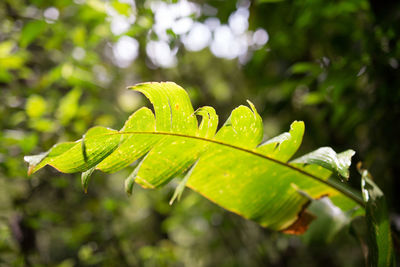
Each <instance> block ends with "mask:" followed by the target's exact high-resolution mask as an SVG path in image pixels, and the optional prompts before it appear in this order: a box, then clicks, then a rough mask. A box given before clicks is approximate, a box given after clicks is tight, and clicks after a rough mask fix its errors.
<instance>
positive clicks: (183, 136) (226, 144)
mask: <svg viewBox="0 0 400 267" xmlns="http://www.w3.org/2000/svg"><path fill="white" fill-rule="evenodd" d="M120 134H121V135H125V134H126V135H131V134H142V135H163V136H176V137H182V138H189V139H195V140H200V141H204V142H209V143H214V144H217V145H221V146H225V147H229V148H233V149H237V150H240V151H243V152H246V153H249V154H252V155H255V156H257V157H260V158H263V159H266V160H269V161H272V162H274V163H276V164H279V165H282V166H285V167H287V168H289V169H292V170H294V171H296V172H299V173H301V174H303V175H305V176H307V177H309V178H311V179H314V180H316V181H318V182H320V183H323V184H326V185H327V186H329V187H331V188H334V189H335V190H337V191H339V192H340V193H342V194H343V195H345V196H347V197H348V198H350V199H352V200H354V201H355V202H356V203H357V204H359V205H360V206H361V207H362V208H364V202H363V200H362V199H361V197H359V196H357V195H355V194H353V193H352V192H351V191H349V190H345V189H344V188H342V187H339V186H337V185H336V184H334V183H332V182H330V181H329V180H322V179H321V178H319V177H318V176H315V175H313V174H311V173H308V172H306V171H304V170H302V169H299V168H296V167H295V166H293V165H290V164H288V163H286V162H282V161H279V160H277V159H274V158H271V157H269V156H266V155H263V154H261V153H258V152H256V151H254V150H250V149H247V148H244V147H240V146H235V145H232V144H229V143H225V142H222V141H219V140H215V139H208V138H204V137H200V136H194V135H187V134H180V133H172V132H144V131H137V132H136V131H126V132H117V133H107V134H102V135H120Z"/></svg>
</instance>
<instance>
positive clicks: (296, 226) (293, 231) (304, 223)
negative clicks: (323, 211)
mask: <svg viewBox="0 0 400 267" xmlns="http://www.w3.org/2000/svg"><path fill="white" fill-rule="evenodd" d="M309 204H310V202H307V203H306V204H304V205H303V207H302V208H301V210H300V212H299V215H298V216H297V220H296V221H295V222H294V223H292V224H291V225H290V226H289V227H288V228H286V229H283V230H282V232H283V233H285V234H290V235H301V234H304V232H305V231H307V229H308V226H309V225H310V223H311V222H312V221H313V220H314V219H315V216H314V215H313V214H311V213H309V212H307V211H306V208H307V207H308V205H309Z"/></svg>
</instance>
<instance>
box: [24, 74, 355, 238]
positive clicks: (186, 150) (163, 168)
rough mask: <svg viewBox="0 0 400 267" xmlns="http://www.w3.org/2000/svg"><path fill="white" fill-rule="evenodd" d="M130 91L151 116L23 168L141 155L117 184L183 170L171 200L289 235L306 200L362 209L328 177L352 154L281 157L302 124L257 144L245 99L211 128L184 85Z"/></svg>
mask: <svg viewBox="0 0 400 267" xmlns="http://www.w3.org/2000/svg"><path fill="white" fill-rule="evenodd" d="M131 89H133V90H135V91H139V92H141V93H143V94H144V95H145V96H146V97H147V98H148V99H149V100H150V102H151V103H152V105H153V109H154V114H153V112H152V111H151V110H150V109H148V108H141V109H139V110H138V111H136V112H135V113H134V114H133V115H132V116H130V117H129V119H128V120H127V121H126V123H125V125H124V127H123V128H122V129H121V130H120V131H115V130H111V129H106V128H103V127H94V128H92V129H90V130H89V131H88V132H87V133H86V134H85V136H84V138H83V139H82V140H78V141H76V142H71V143H61V144H58V145H55V146H54V147H53V148H51V149H50V150H49V151H48V152H47V153H48V154H47V155H44V156H41V157H37V158H34V157H30V158H29V157H28V158H26V160H27V161H28V162H29V163H30V170H31V172H35V171H37V170H39V169H40V168H42V167H44V166H45V165H51V166H53V167H55V168H56V169H58V170H60V171H62V172H85V171H88V170H90V169H91V168H96V169H99V170H101V171H104V172H115V171H118V170H120V169H122V168H124V167H127V166H129V165H130V164H132V163H133V162H134V161H136V160H138V159H141V158H142V159H141V160H140V163H139V164H138V166H137V168H136V169H135V170H134V171H133V172H132V174H131V175H130V176H129V177H128V178H127V180H126V181H125V186H126V187H125V188H126V189H125V190H126V191H127V193H131V192H132V187H133V184H134V183H138V184H140V185H141V186H142V187H145V188H157V187H160V186H163V185H165V184H166V183H168V182H169V181H171V179H173V178H174V177H176V176H178V175H180V174H182V173H185V172H187V174H186V176H185V178H184V179H183V181H182V183H181V184H180V185H179V186H178V188H177V190H176V194H175V196H174V197H173V199H175V198H177V197H178V198H179V195H180V194H181V193H182V191H183V188H184V186H188V187H190V188H191V189H193V190H194V191H196V192H198V193H200V194H201V195H203V196H205V197H206V198H208V199H209V200H211V201H213V202H215V203H216V204H218V205H220V206H222V207H224V208H225V209H228V210H230V211H232V212H235V213H237V214H239V215H241V216H243V217H245V218H248V219H251V220H254V221H256V222H258V223H259V224H261V225H262V226H265V227H269V228H271V229H274V230H281V231H287V232H292V233H302V232H304V231H305V229H307V225H308V224H309V220H305V219H304V216H303V215H304V214H305V213H304V208H305V207H306V206H307V205H308V203H309V201H310V200H309V198H311V199H319V198H321V197H322V196H325V197H329V198H330V199H331V201H332V202H333V203H334V204H335V205H337V206H338V207H339V208H341V209H342V210H343V211H345V212H347V211H350V210H356V209H359V210H362V208H363V202H362V199H361V198H359V197H358V196H357V195H356V194H353V193H352V192H351V191H350V190H348V189H347V188H346V187H345V186H339V185H338V184H337V183H336V182H335V181H332V180H331V179H329V176H330V174H331V172H332V171H334V172H338V173H340V174H342V175H343V176H346V173H347V168H348V165H349V164H350V158H351V156H352V153H350V152H346V153H344V154H336V153H335V152H334V151H333V150H332V149H330V148H329V149H328V148H323V149H322V150H319V151H318V150H317V151H316V152H313V153H310V154H309V155H306V156H305V157H303V158H302V157H300V158H299V159H297V160H296V161H294V162H293V163H289V162H288V161H289V160H290V158H291V157H292V156H293V155H294V153H296V151H297V149H298V148H299V146H300V144H301V141H302V137H303V134H304V123H303V122H297V121H296V122H294V123H293V124H292V125H291V128H290V131H289V132H287V133H284V134H282V135H279V136H277V137H275V138H272V139H271V140H268V141H266V142H264V143H261V142H262V137H263V123H262V120H261V117H260V116H259V114H258V113H257V111H256V109H255V107H254V105H253V104H252V103H251V102H248V103H249V106H250V107H247V106H239V107H238V108H236V109H234V110H233V111H232V113H231V115H230V117H229V118H228V120H227V121H226V122H225V123H224V125H223V126H222V127H221V129H219V131H218V132H217V131H216V130H217V125H218V116H217V115H216V113H215V110H214V109H213V108H212V107H202V108H199V109H198V110H197V111H194V110H193V108H192V105H191V103H190V100H189V97H188V95H187V93H186V92H185V90H184V89H183V88H181V87H180V86H178V85H176V84H175V83H172V82H165V83H143V84H138V85H136V86H133V87H131ZM197 116H198V117H199V118H200V119H201V121H200V124H198V121H197ZM326 151H328V152H329V153H328V154H329V155H330V156H331V157H327V156H326V153H325V152H326ZM322 152H324V153H322ZM333 159H334V160H333ZM195 163H196V164H195ZM189 168H190V171H188V170H189ZM305 194H306V195H307V197H306V196H305ZM299 226H301V227H299Z"/></svg>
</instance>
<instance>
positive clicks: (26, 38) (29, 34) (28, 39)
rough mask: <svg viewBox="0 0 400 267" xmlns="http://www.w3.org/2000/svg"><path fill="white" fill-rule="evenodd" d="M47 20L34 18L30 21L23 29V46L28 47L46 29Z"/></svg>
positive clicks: (21, 43)
mask: <svg viewBox="0 0 400 267" xmlns="http://www.w3.org/2000/svg"><path fill="white" fill-rule="evenodd" d="M45 29H46V22H44V21H43V20H34V21H31V22H28V23H27V24H26V25H25V26H24V27H23V28H22V31H21V38H20V43H19V44H20V45H21V47H22V48H25V47H27V46H28V45H29V44H30V43H32V42H33V41H34V40H35V39H36V38H37V37H38V36H39V35H40V34H41V33H42V32H43V31H44V30H45Z"/></svg>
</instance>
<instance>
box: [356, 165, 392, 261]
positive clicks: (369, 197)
mask: <svg viewBox="0 0 400 267" xmlns="http://www.w3.org/2000/svg"><path fill="white" fill-rule="evenodd" d="M357 167H358V169H359V171H360V174H361V191H362V195H363V199H364V201H365V204H366V206H365V218H366V221H367V227H368V235H369V236H368V237H369V239H368V243H369V244H368V247H369V252H368V261H369V265H370V266H394V265H395V255H394V253H393V243H392V233H391V229H390V221H389V215H388V210H387V205H386V199H385V196H384V195H383V192H382V191H381V190H380V188H379V187H378V186H377V185H376V184H375V183H374V182H373V180H372V177H371V175H370V174H369V172H368V171H367V170H365V169H361V164H359V165H358V166H357Z"/></svg>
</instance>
